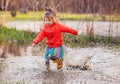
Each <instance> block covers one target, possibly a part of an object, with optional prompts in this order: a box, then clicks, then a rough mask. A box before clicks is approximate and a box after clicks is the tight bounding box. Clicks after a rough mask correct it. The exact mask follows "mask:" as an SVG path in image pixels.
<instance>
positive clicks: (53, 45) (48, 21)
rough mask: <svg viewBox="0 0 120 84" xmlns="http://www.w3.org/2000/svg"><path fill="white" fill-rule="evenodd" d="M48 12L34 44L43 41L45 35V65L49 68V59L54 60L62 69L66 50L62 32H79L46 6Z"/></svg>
mask: <svg viewBox="0 0 120 84" xmlns="http://www.w3.org/2000/svg"><path fill="white" fill-rule="evenodd" d="M45 10H46V12H45V14H44V26H43V29H42V30H41V32H40V33H39V34H38V36H37V37H36V38H35V40H33V42H32V46H35V45H36V44H38V43H39V42H41V41H42V40H43V39H44V38H45V37H46V38H47V41H46V44H47V46H46V52H45V65H46V68H47V69H48V70H49V68H50V64H49V61H50V60H53V62H54V63H57V69H61V68H62V65H63V58H64V55H65V50H64V46H63V38H62V32H67V33H71V34H74V35H77V34H78V31H77V30H74V29H72V28H69V27H67V26H64V25H62V24H60V23H59V22H58V21H57V19H56V13H55V11H54V10H53V9H51V8H45Z"/></svg>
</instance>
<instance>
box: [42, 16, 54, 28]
mask: <svg viewBox="0 0 120 84" xmlns="http://www.w3.org/2000/svg"><path fill="white" fill-rule="evenodd" d="M44 23H45V24H47V25H49V26H50V25H52V24H53V23H54V21H53V20H52V18H46V17H45V21H44Z"/></svg>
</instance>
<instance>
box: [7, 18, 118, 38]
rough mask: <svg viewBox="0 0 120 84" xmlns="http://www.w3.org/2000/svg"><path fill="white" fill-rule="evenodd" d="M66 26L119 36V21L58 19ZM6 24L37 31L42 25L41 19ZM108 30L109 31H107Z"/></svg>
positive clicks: (81, 31)
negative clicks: (92, 29)
mask: <svg viewBox="0 0 120 84" xmlns="http://www.w3.org/2000/svg"><path fill="white" fill-rule="evenodd" d="M60 22H61V23H62V24H65V25H66V26H69V27H72V28H77V29H78V30H79V34H81V33H85V32H86V28H87V26H89V28H92V26H93V28H94V32H95V34H99V35H106V36H108V35H110V36H120V22H107V21H94V22H93V23H92V21H71V20H62V21H60ZM6 26H8V27H12V28H13V27H14V28H17V29H19V30H31V31H36V32H39V31H40V29H41V28H42V26H43V21H11V22H7V23H6ZM109 31H110V32H109Z"/></svg>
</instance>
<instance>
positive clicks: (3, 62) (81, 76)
mask: <svg viewBox="0 0 120 84" xmlns="http://www.w3.org/2000/svg"><path fill="white" fill-rule="evenodd" d="M18 47H19V48H17V50H18V52H17V50H16V49H14V48H12V47H11V49H10V51H9V47H7V49H8V50H7V53H6V58H0V84H4V83H5V84H10V83H12V84H16V83H20V84H101V83H102V84H120V80H119V79H120V52H117V51H116V52H117V54H116V53H114V52H115V51H113V50H109V49H108V48H106V47H94V48H93V47H89V48H78V49H72V48H68V56H67V57H65V60H64V66H63V70H62V71H58V70H57V69H56V65H55V64H53V63H52V61H51V70H50V71H49V72H48V71H47V70H46V68H45V66H44V57H43V54H44V50H41V49H40V48H39V47H38V46H37V47H35V48H32V47H30V46H29V47H20V46H18ZM12 49H13V51H14V50H15V52H16V53H18V54H13V52H12ZM1 52H2V50H0V54H1ZM86 56H93V57H92V59H91V60H90V61H89V62H88V63H87V64H88V65H90V66H91V70H84V71H83V70H80V69H79V68H70V67H68V66H67V65H68V64H69V65H79V63H80V61H81V60H83V59H84V58H85V57H86Z"/></svg>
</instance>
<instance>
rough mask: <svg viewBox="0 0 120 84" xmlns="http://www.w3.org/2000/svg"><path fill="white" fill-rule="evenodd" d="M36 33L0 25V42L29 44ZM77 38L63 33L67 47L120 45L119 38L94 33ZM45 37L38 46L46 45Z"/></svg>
mask: <svg viewBox="0 0 120 84" xmlns="http://www.w3.org/2000/svg"><path fill="white" fill-rule="evenodd" d="M37 34H38V33H35V32H31V31H23V30H16V29H15V28H14V29H13V28H12V29H9V28H6V27H3V28H2V27H0V44H2V43H6V44H16V45H31V43H32V41H33V39H35V37H36V36H37ZM78 37H79V38H76V37H75V36H74V35H71V34H66V33H65V34H63V39H64V43H65V45H66V46H69V47H87V46H96V45H105V46H119V47H120V38H119V37H118V38H117V37H116V38H110V37H107V36H99V35H94V36H93V37H89V36H85V35H83V34H82V35H79V36H78ZM45 41H46V39H44V40H43V41H42V42H41V43H39V45H40V46H42V47H43V48H44V47H45V46H46V43H45Z"/></svg>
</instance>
